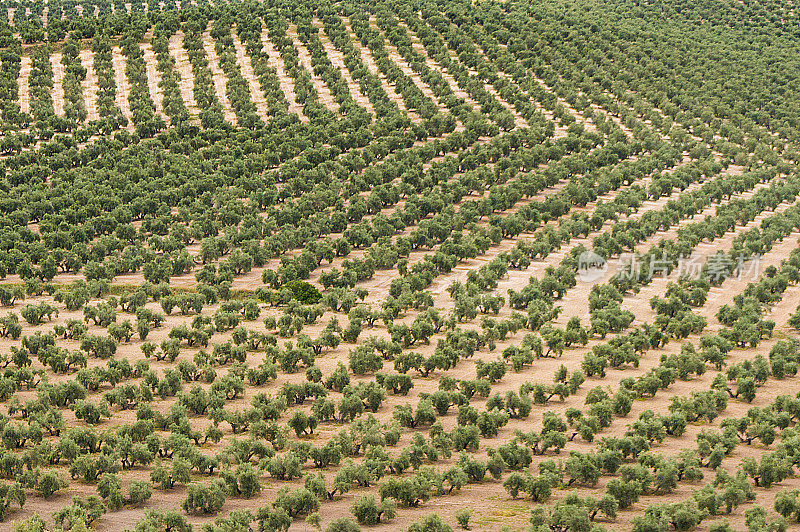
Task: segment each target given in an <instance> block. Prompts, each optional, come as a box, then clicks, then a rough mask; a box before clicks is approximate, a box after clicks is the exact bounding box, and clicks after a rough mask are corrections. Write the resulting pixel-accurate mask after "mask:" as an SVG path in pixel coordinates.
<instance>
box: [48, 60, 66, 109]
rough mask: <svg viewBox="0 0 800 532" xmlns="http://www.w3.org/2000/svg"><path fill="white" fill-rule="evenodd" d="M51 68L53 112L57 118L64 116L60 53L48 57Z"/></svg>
mask: <svg viewBox="0 0 800 532" xmlns="http://www.w3.org/2000/svg"><path fill="white" fill-rule="evenodd" d="M50 64H51V65H52V67H53V110H54V111H55V113H56V115H57V116H64V85H63V81H64V65H62V64H61V53H60V52H55V53H53V54H52V55H51V56H50Z"/></svg>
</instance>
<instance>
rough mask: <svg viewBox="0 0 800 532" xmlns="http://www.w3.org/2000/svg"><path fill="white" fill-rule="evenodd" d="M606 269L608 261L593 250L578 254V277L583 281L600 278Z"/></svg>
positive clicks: (588, 281) (587, 281)
mask: <svg viewBox="0 0 800 532" xmlns="http://www.w3.org/2000/svg"><path fill="white" fill-rule="evenodd" d="M607 271H608V262H606V259H604V258H603V257H601V256H600V255H598V254H597V253H595V252H594V251H584V252H583V253H581V254H580V255H578V278H579V279H580V280H581V281H583V282H584V283H591V282H593V281H596V280H598V279H600V278H602V277H603V276H604V275H605V274H606V272H607Z"/></svg>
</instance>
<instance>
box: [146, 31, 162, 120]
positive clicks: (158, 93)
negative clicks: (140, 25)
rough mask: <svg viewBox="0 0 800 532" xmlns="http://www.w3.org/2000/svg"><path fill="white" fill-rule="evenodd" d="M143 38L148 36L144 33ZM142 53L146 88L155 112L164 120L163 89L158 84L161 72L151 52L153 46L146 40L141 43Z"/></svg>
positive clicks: (154, 55)
mask: <svg viewBox="0 0 800 532" xmlns="http://www.w3.org/2000/svg"><path fill="white" fill-rule="evenodd" d="M145 39H148V36H147V35H145ZM141 47H142V54H143V55H144V63H145V67H146V68H145V69H146V71H147V89H148V90H149V91H150V97H151V98H152V99H153V103H154V104H155V106H156V114H160V115H161V116H162V118H164V120H167V118H166V116H165V115H164V104H163V100H164V91H163V90H162V89H161V87H160V86H159V83H160V82H161V72H159V71H158V67H157V66H156V64H157V62H156V54H155V53H154V52H153V47H152V46H151V45H150V42H149V41H148V40H145V42H143V43H142V44H141Z"/></svg>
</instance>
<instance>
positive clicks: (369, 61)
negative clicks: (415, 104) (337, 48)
mask: <svg viewBox="0 0 800 532" xmlns="http://www.w3.org/2000/svg"><path fill="white" fill-rule="evenodd" d="M342 23H343V24H345V27H347V29H348V31H349V34H350V42H352V43H353V46H354V47H355V49H356V50H358V51H359V53H360V54H361V61H363V62H364V66H366V67H367V68H368V69H369V71H370V72H371V73H372V74H373V75H375V76H377V77H378V78H379V79H380V80H381V87H382V88H383V90H384V91H385V92H386V95H387V96H388V97H389V99H390V100H392V101H393V102H394V103H396V104H397V107H398V108H399V109H400V111H402V112H403V113H405V114H406V115H407V116H408V117H409V118H410V119H411V121H412V122H415V123H419V122H421V120H422V119H421V118H420V116H419V114H418V113H417V112H416V111H413V110H411V111H409V110H408V108H407V107H406V102H405V100H403V97H402V96H401V95H400V94H398V93H397V91H395V89H394V85H392V84H391V83H390V82H389V80H388V79H386V76H385V75H384V74H383V72H381V71H380V69H379V68H378V65H377V64H376V63H375V58H374V57H372V52H371V51H370V50H369V49H368V48H366V47H364V46H362V45H361V42H359V40H358V37H356V35H355V34H354V32H353V30H352V28H351V27H350V24H349V21H348V20H347V18H342Z"/></svg>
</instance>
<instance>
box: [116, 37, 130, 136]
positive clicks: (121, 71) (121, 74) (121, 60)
mask: <svg viewBox="0 0 800 532" xmlns="http://www.w3.org/2000/svg"><path fill="white" fill-rule="evenodd" d="M111 65H112V67H113V68H114V83H115V84H116V86H117V90H116V93H115V95H114V100H115V102H116V104H117V107H119V109H120V111H122V116H124V117H125V118H127V119H128V129H130V130H132V129H133V113H132V112H131V106H130V103H128V93H129V92H130V86H129V84H128V76H126V75H125V56H124V55H122V50H121V49H120V48H119V46H112V47H111Z"/></svg>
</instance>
